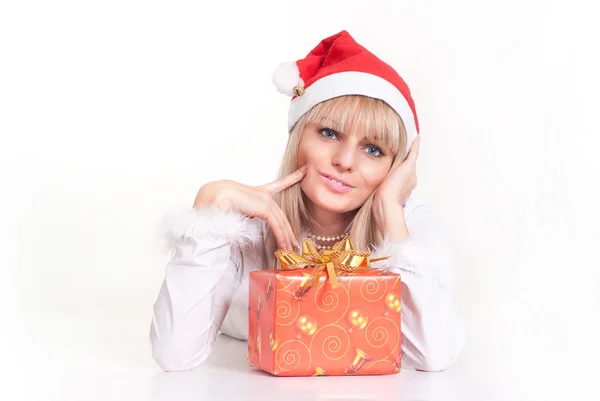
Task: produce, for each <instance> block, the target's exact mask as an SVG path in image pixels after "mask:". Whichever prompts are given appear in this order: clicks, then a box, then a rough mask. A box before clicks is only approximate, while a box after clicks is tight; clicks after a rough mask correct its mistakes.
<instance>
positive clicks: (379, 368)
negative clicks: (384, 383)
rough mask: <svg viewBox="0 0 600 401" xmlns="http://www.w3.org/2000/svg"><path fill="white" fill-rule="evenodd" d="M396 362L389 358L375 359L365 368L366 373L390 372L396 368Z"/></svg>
mask: <svg viewBox="0 0 600 401" xmlns="http://www.w3.org/2000/svg"><path fill="white" fill-rule="evenodd" d="M395 367H396V366H395V364H394V363H393V362H392V361H390V360H389V359H380V360H378V361H373V362H371V363H370V364H369V366H367V367H366V368H365V369H364V373H367V372H371V371H373V372H389V371H393V370H394V369H395Z"/></svg>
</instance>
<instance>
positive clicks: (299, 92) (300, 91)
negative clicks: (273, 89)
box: [292, 86, 304, 96]
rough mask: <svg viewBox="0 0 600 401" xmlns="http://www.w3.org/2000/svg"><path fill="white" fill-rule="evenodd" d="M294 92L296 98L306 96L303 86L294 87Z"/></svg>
mask: <svg viewBox="0 0 600 401" xmlns="http://www.w3.org/2000/svg"><path fill="white" fill-rule="evenodd" d="M292 91H293V92H294V95H296V96H302V95H304V88H303V87H301V86H294V89H292Z"/></svg>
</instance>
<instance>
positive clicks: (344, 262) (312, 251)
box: [275, 238, 389, 288]
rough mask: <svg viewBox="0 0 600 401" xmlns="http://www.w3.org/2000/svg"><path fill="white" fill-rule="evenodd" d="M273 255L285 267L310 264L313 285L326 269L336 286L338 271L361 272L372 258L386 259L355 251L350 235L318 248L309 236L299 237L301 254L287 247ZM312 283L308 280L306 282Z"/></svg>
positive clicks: (297, 267)
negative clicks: (327, 246) (330, 244)
mask: <svg viewBox="0 0 600 401" xmlns="http://www.w3.org/2000/svg"><path fill="white" fill-rule="evenodd" d="M275 256H276V257H277V258H278V259H279V261H280V262H281V266H282V267H283V269H285V270H294V269H305V268H312V274H311V275H312V279H313V280H312V285H313V286H316V285H317V284H318V283H319V279H320V278H321V275H322V274H323V271H325V270H327V274H328V276H329V281H331V287H332V288H336V287H337V286H338V283H337V275H338V274H349V273H361V272H365V271H367V270H369V269H370V265H371V262H377V261H379V260H383V259H387V258H388V257H389V256H386V257H383V258H377V259H371V258H370V256H371V252H370V251H357V250H356V249H354V245H353V244H352V241H351V240H350V238H344V239H343V240H341V241H339V242H337V243H336V244H335V245H334V246H333V247H332V249H323V250H320V251H318V250H317V247H316V246H315V244H314V243H313V242H312V241H311V240H309V239H304V240H303V241H302V255H300V254H297V253H295V252H291V251H288V250H286V249H278V250H276V251H275ZM310 285H311V284H308V283H307V286H310Z"/></svg>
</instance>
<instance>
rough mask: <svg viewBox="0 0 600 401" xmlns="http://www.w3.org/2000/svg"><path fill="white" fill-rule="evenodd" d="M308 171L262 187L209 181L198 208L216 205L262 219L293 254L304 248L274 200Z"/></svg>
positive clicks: (201, 193)
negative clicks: (275, 196) (293, 251)
mask: <svg viewBox="0 0 600 401" xmlns="http://www.w3.org/2000/svg"><path fill="white" fill-rule="evenodd" d="M306 168H307V166H306V165H304V166H302V167H300V168H299V169H298V170H296V171H294V172H293V173H291V174H289V175H287V176H285V177H281V178H279V179H277V180H275V181H273V182H270V183H268V184H265V185H261V186H258V187H253V186H249V185H245V184H240V183H239V182H235V181H232V180H221V181H213V182H209V183H207V184H205V185H203V186H202V188H200V190H199V191H198V194H197V195H196V199H195V201H194V208H198V207H201V206H207V205H215V206H218V207H219V208H220V209H222V210H229V209H231V208H234V209H236V210H237V211H239V212H240V213H242V214H244V215H246V216H248V217H251V218H252V217H258V218H261V219H263V220H265V221H266V222H267V224H268V225H269V227H270V228H271V230H272V231H273V234H274V235H275V238H276V239H277V245H278V246H279V248H282V249H288V250H290V251H292V250H294V248H298V247H299V246H300V245H299V244H298V240H297V239H296V236H295V235H294V232H293V230H292V226H291V225H290V222H289V221H288V219H287V218H286V217H285V215H284V214H283V211H282V210H281V208H280V207H279V205H277V203H275V201H274V200H273V198H272V197H273V195H275V194H277V193H279V192H281V191H283V190H284V189H286V188H289V187H291V186H292V185H294V184H295V183H297V182H299V181H300V180H302V178H304V176H305V174H306Z"/></svg>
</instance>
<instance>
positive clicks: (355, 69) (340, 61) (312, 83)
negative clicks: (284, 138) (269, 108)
mask: <svg viewBox="0 0 600 401" xmlns="http://www.w3.org/2000/svg"><path fill="white" fill-rule="evenodd" d="M273 83H274V84H275V86H276V87H277V90H278V91H279V92H281V93H283V94H285V95H288V96H292V101H291V105H290V111H289V120H288V129H292V127H293V126H294V124H296V122H297V121H298V120H299V119H300V117H302V116H303V115H304V114H305V113H306V112H307V111H309V110H310V109H311V108H312V107H313V106H315V105H317V104H318V103H321V102H323V101H325V100H328V99H332V98H335V97H338V96H343V95H364V96H369V97H372V98H376V99H381V100H383V101H385V102H386V103H387V104H388V105H389V106H390V107H391V108H392V109H394V110H395V111H396V112H397V113H398V115H399V116H400V118H401V119H402V121H403V123H404V126H405V127H406V134H407V143H406V151H407V153H408V150H409V149H410V146H411V144H412V142H413V141H414V140H415V138H416V137H417V135H419V121H418V118H417V112H416V109H415V103H414V101H413V99H412V97H411V95H410V90H409V88H408V86H407V85H406V82H404V80H403V79H402V78H401V77H400V75H398V73H397V72H396V71H395V70H394V69H393V68H392V67H390V66H389V65H388V64H386V63H385V62H383V61H381V60H380V59H379V58H377V57H376V56H375V55H374V54H373V53H371V52H369V51H368V50H367V49H365V48H364V47H363V46H361V45H359V44H358V43H357V42H356V41H355V40H354V39H353V38H352V36H350V34H349V33H348V32H346V31H341V32H340V33H338V34H336V35H333V36H330V37H328V38H326V39H323V40H322V41H321V42H320V43H319V44H318V45H317V47H315V48H314V49H313V50H312V51H311V52H310V53H308V55H307V56H306V57H305V58H303V59H300V60H298V61H296V62H285V63H282V64H280V65H279V67H278V68H277V69H276V70H275V72H274V73H273Z"/></svg>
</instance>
